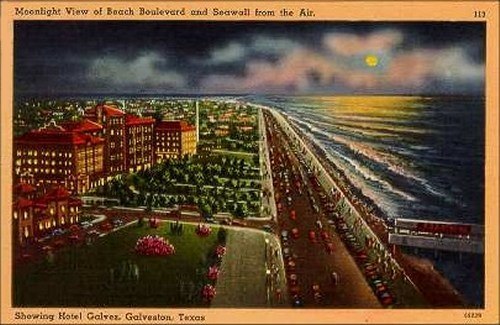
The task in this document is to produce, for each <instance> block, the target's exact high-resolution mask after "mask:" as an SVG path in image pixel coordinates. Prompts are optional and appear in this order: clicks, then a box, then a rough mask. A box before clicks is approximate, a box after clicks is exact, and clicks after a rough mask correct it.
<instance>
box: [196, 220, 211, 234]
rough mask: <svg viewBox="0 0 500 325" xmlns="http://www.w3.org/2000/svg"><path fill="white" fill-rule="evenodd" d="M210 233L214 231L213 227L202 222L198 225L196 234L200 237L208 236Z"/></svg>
mask: <svg viewBox="0 0 500 325" xmlns="http://www.w3.org/2000/svg"><path fill="white" fill-rule="evenodd" d="M210 233H212V229H211V228H210V227H209V226H208V225H205V224H201V223H200V224H198V226H197V227H196V234H197V235H198V236H200V237H207V236H209V235H210Z"/></svg>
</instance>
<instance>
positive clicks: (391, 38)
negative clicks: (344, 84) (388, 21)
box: [323, 29, 403, 56]
mask: <svg viewBox="0 0 500 325" xmlns="http://www.w3.org/2000/svg"><path fill="white" fill-rule="evenodd" d="M402 41H403V35H402V34H401V32H399V31H396V30H389V29H388V30H383V31H377V32H373V33H371V34H368V35H364V36H361V35H357V34H349V33H329V34H326V35H325V36H324V38H323V44H324V46H325V47H326V48H327V49H329V50H330V51H332V52H333V53H334V54H339V55H343V56H351V55H358V54H364V53H367V52H373V53H380V52H386V51H390V50H392V49H394V48H395V47H396V46H397V45H399V44H400V43H401V42H402Z"/></svg>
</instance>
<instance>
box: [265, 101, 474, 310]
mask: <svg viewBox="0 0 500 325" xmlns="http://www.w3.org/2000/svg"><path fill="white" fill-rule="evenodd" d="M257 106H258V107H260V108H262V109H267V110H269V111H270V112H271V114H273V115H275V116H276V114H278V115H279V116H281V118H282V119H283V120H284V121H285V123H286V124H287V125H288V127H290V128H291V129H292V130H293V132H294V133H296V134H297V137H299V135H300V140H301V141H302V142H303V143H304V145H305V146H306V147H307V148H308V149H309V151H310V152H311V153H312V154H313V155H314V156H315V158H316V160H317V162H318V163H319V164H320V165H321V167H322V168H323V170H324V171H325V172H326V174H327V175H328V176H329V177H330V178H331V179H332V181H333V182H334V184H335V186H336V187H337V188H339V189H340V188H342V187H344V189H345V188H346V187H347V189H348V190H347V191H342V193H343V194H344V196H345V198H346V200H347V201H348V202H349V203H350V205H351V207H353V208H354V210H356V212H357V213H358V214H359V215H360V216H361V218H362V219H364V221H365V222H366V221H368V220H366V217H365V215H366V214H367V215H369V216H370V218H373V219H374V220H370V221H368V222H367V225H368V224H369V225H368V227H369V228H370V230H371V231H372V232H373V233H374V235H375V236H376V237H377V238H378V239H379V240H380V241H381V242H383V243H384V244H383V245H384V247H385V249H386V250H387V251H391V252H392V253H393V254H391V255H393V258H394V260H395V261H396V262H397V264H398V265H399V266H400V267H401V268H402V269H403V272H404V273H405V276H406V277H407V278H408V279H409V280H410V281H411V282H412V284H413V286H414V287H415V289H417V290H418V291H419V292H420V294H421V295H422V296H423V297H424V299H425V300H426V301H427V302H428V303H429V304H430V305H431V306H432V307H440V308H467V304H466V302H465V300H464V298H463V297H462V295H461V294H460V293H459V292H458V291H457V290H456V289H455V288H454V287H453V285H452V284H451V283H450V282H449V280H448V279H447V278H446V277H445V276H443V275H442V274H441V273H440V272H439V271H438V270H437V269H436V268H435V267H434V263H433V262H432V261H431V260H429V259H426V258H422V257H418V256H413V255H410V254H405V253H403V252H401V251H400V250H399V249H398V248H396V247H393V249H391V247H389V246H388V245H387V239H388V231H387V230H388V228H387V224H386V223H385V221H384V220H387V217H386V216H385V214H384V213H383V212H382V211H381V210H380V209H379V208H378V206H376V204H375V202H373V200H371V199H370V198H367V197H366V196H364V195H363V194H362V193H361V191H359V190H358V189H357V188H355V187H354V186H353V185H352V184H351V182H350V181H349V179H348V178H347V177H346V176H345V175H344V174H343V173H342V171H341V170H339V169H338V167H337V166H335V165H334V164H333V163H332V162H331V161H329V160H328V158H327V157H326V155H324V154H322V152H324V149H322V148H318V145H317V144H315V143H314V142H312V141H311V140H310V139H309V138H308V137H307V136H306V135H305V134H304V133H303V132H302V131H301V130H300V129H298V128H297V127H296V126H295V125H293V124H292V123H291V122H290V121H289V120H288V118H287V117H286V116H285V115H284V114H282V113H281V112H279V111H277V110H275V109H274V108H272V107H269V106H264V105H257ZM323 156H325V157H323ZM325 160H326V161H325ZM330 169H334V172H332V171H331V170H330ZM335 174H337V175H338V176H336V175H335ZM339 176H340V178H342V180H341V181H342V182H343V183H344V184H343V186H339V183H340V180H339ZM352 189H355V190H354V191H352ZM346 192H348V193H349V195H346ZM353 192H354V193H353ZM359 196H361V198H359ZM353 199H354V200H356V202H357V203H359V202H361V203H360V204H361V206H362V207H363V208H364V209H366V211H364V213H365V215H363V213H360V211H358V210H360V209H359V208H358V207H359V205H358V206H355V205H353V204H352V203H351V202H350V201H351V200H353ZM358 200H359V201H358ZM367 201H368V202H367ZM367 203H368V204H367ZM364 209H363V210H364ZM381 223H382V224H381ZM372 225H373V226H372ZM373 228H375V229H373ZM381 235H382V236H381Z"/></svg>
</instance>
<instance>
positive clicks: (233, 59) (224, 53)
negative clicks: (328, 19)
mask: <svg viewBox="0 0 500 325" xmlns="http://www.w3.org/2000/svg"><path fill="white" fill-rule="evenodd" d="M300 47H301V46H300V44H298V43H297V42H295V41H292V40H290V39H288V38H276V37H270V36H266V35H254V36H252V37H250V38H249V42H248V43H245V44H244V43H242V42H237V41H231V42H229V43H226V44H225V45H224V46H221V47H216V48H214V49H212V51H210V53H209V56H208V58H206V59H202V60H196V62H197V63H202V64H203V63H205V64H208V65H222V64H229V63H238V62H241V61H243V60H245V59H248V58H249V57H250V56H252V55H264V56H270V55H272V56H275V55H282V54H285V53H287V52H290V51H293V50H295V49H297V48H300Z"/></svg>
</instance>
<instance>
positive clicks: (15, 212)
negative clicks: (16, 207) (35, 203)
mask: <svg viewBox="0 0 500 325" xmlns="http://www.w3.org/2000/svg"><path fill="white" fill-rule="evenodd" d="M14 220H17V211H14Z"/></svg>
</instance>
